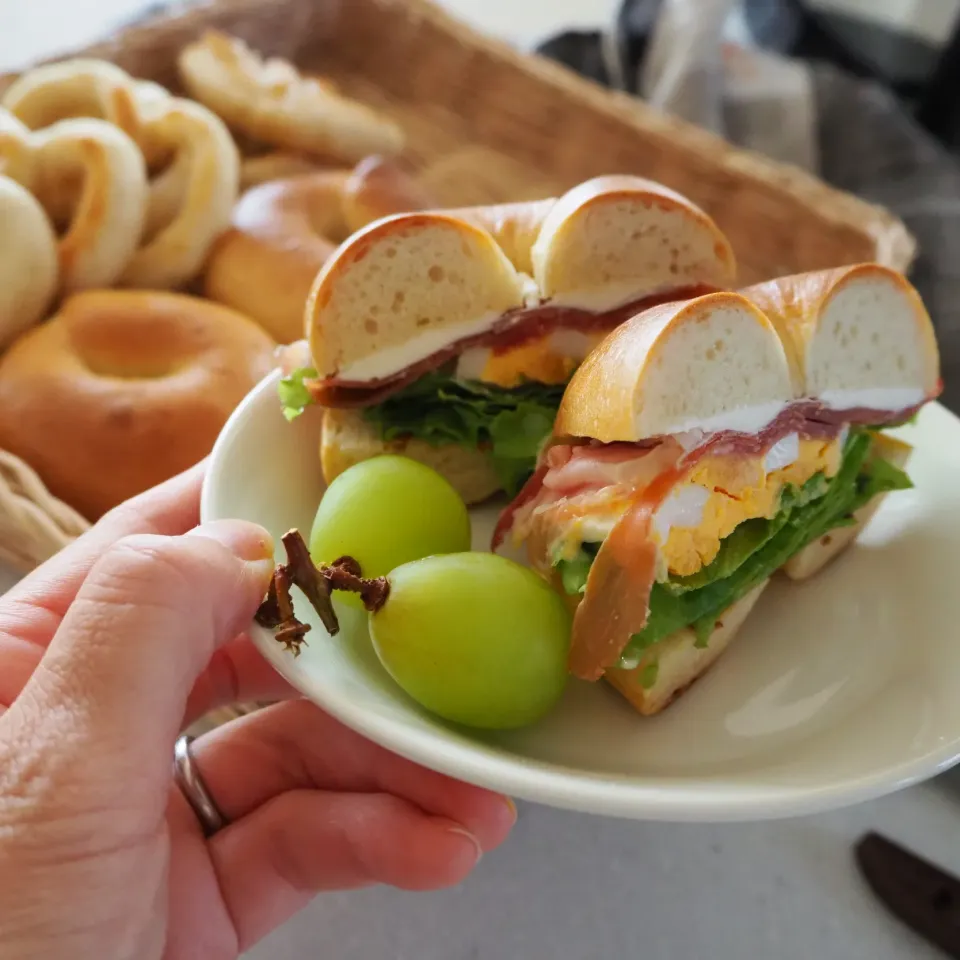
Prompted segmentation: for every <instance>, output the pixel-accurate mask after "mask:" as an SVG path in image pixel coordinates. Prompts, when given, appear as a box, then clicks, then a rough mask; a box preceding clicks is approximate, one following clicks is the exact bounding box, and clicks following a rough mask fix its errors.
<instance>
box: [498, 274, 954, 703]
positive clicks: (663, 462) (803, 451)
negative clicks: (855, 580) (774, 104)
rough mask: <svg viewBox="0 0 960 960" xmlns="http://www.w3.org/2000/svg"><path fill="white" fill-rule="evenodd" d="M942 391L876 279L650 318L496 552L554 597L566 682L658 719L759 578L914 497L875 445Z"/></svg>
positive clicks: (714, 302)
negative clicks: (513, 556)
mask: <svg viewBox="0 0 960 960" xmlns="http://www.w3.org/2000/svg"><path fill="white" fill-rule="evenodd" d="M767 310H769V311H770V315H769V316H768V314H767V312H766V311H767ZM940 389H941V383H940V377H939V357H938V352H937V345H936V340H935V337H934V334H933V327H932V324H931V323H930V319H929V317H928V315H927V313H926V310H925V309H924V308H923V304H922V303H921V301H920V298H919V297H918V296H917V294H916V292H915V291H914V290H913V289H912V287H910V285H909V284H908V283H907V281H906V280H905V279H904V278H903V277H902V276H900V275H899V274H896V273H894V272H893V271H890V270H887V269H885V268H883V267H878V266H875V265H872V264H865V265H858V266H854V267H849V268H845V269H842V270H836V271H828V272H823V273H817V274H810V275H805V276H797V277H788V278H784V279H781V280H778V281H776V282H774V283H769V284H764V285H762V286H760V287H756V288H751V289H749V290H746V291H739V292H733V291H729V292H718V293H713V294H708V295H705V296H701V297H696V298H692V299H690V300H688V301H686V302H682V303H675V304H667V305H661V306H658V307H654V308H652V309H650V310H648V311H645V312H644V313H642V314H640V315H638V316H635V317H633V318H632V319H630V320H629V321H627V322H626V323H625V324H623V325H622V326H620V327H619V328H618V329H617V330H615V331H614V332H613V333H611V334H610V335H609V336H608V337H607V338H606V339H605V340H604V342H603V343H602V344H601V345H600V346H599V347H598V348H597V349H596V350H595V351H594V352H593V353H592V354H591V355H590V356H589V357H588V358H587V359H586V360H585V361H584V363H583V364H582V365H581V366H580V368H579V369H578V370H577V372H576V373H575V374H574V375H573V377H572V379H571V382H570V384H569V386H568V387H567V389H566V391H565V394H564V397H563V400H562V402H561V405H560V409H559V412H558V415H557V420H556V423H555V426H554V430H553V433H552V435H551V437H550V439H549V440H548V441H547V443H546V444H545V445H544V447H543V449H542V451H541V454H540V456H539V458H538V464H537V468H536V471H535V472H534V474H533V476H532V477H531V479H530V480H529V481H528V482H527V483H526V484H525V486H524V488H523V490H522V491H521V492H520V494H519V495H518V496H517V497H516V498H515V499H514V501H513V502H512V503H511V504H510V505H509V507H508V508H507V509H506V510H505V511H504V512H503V514H502V515H501V517H500V522H499V524H498V526H497V530H496V532H495V535H494V541H493V548H494V549H498V548H499V547H500V545H501V544H502V543H503V542H504V541H505V540H510V541H512V543H513V545H514V546H516V547H523V548H524V549H525V550H526V553H527V556H528V558H529V562H530V563H531V565H532V566H533V567H534V569H535V570H537V571H538V572H539V573H540V574H541V575H542V576H544V577H545V578H546V579H548V580H549V581H550V582H552V583H553V584H554V585H555V587H556V588H557V589H558V590H560V591H561V592H563V593H564V594H565V595H566V596H567V597H568V599H569V602H570V604H571V606H572V607H573V608H574V609H575V613H574V622H573V633H572V639H571V647H570V654H569V668H570V672H571V673H572V674H573V675H574V676H577V677H579V678H581V679H584V680H590V681H596V680H599V679H601V678H603V679H606V680H607V681H608V682H609V683H611V684H612V685H613V686H614V687H615V688H616V689H617V690H619V691H620V692H621V693H622V694H623V695H624V696H625V697H626V698H627V700H629V702H630V703H631V704H632V705H633V706H634V707H635V708H636V709H637V710H638V711H639V712H640V713H641V714H645V715H651V714H656V713H658V712H660V711H661V710H663V709H664V707H666V706H667V705H668V704H669V703H671V702H672V701H673V700H674V699H675V698H676V697H677V696H678V695H679V694H680V693H681V692H682V691H683V690H684V689H685V688H686V687H688V686H689V685H690V684H691V683H692V682H693V681H694V680H696V679H697V677H699V676H700V675H701V674H702V673H703V672H704V671H705V670H706V669H707V668H708V667H709V666H710V665H711V664H712V663H713V662H714V661H715V660H716V659H717V657H719V656H720V654H721V653H722V652H723V650H724V649H725V648H726V647H727V646H728V645H729V644H730V642H731V641H732V640H733V638H734V637H735V635H736V633H737V631H738V630H739V628H740V626H741V625H742V624H743V622H744V621H745V619H746V618H747V616H748V615H749V613H750V610H751V608H752V607H753V605H754V604H755V603H756V602H757V600H758V598H759V597H760V596H761V594H762V593H763V590H764V589H765V588H766V586H767V584H768V582H769V580H770V578H771V577H772V576H773V575H774V573H776V572H777V571H779V570H781V569H783V570H784V571H785V572H786V573H787V574H788V575H790V576H793V577H794V578H803V577H805V576H809V575H811V574H812V573H813V572H815V571H816V570H818V569H820V568H822V567H823V566H824V564H825V563H826V562H828V561H829V560H830V559H832V558H833V557H834V556H836V555H837V553H838V552H839V551H840V550H841V549H842V548H843V547H844V546H846V545H847V544H849V543H850V542H851V541H852V539H853V537H855V536H856V533H857V532H858V531H859V529H860V527H862V525H863V523H864V522H865V520H866V519H867V518H868V516H869V515H870V514H871V513H872V512H873V511H874V510H875V509H876V507H877V505H878V503H879V502H880V499H881V498H882V497H883V496H884V495H885V494H886V493H887V492H889V491H891V490H898V489H903V488H905V487H909V486H910V485H911V484H910V480H909V478H908V476H907V475H906V474H905V473H904V471H903V467H904V465H905V463H906V460H907V456H908V454H909V447H908V446H906V445H905V444H903V443H902V442H900V441H898V440H895V439H893V438H892V437H890V436H889V435H888V434H886V433H885V432H884V431H885V429H886V428H887V427H890V426H893V425H899V424H902V423H903V422H905V421H906V420H908V419H909V418H910V417H912V416H913V415H914V414H915V413H916V411H917V410H919V408H920V407H921V406H922V405H923V404H925V403H927V402H928V401H930V400H931V399H933V398H934V397H936V396H937V395H938V393H939V391H940Z"/></svg>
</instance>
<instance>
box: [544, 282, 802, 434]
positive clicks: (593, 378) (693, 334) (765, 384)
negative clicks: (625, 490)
mask: <svg viewBox="0 0 960 960" xmlns="http://www.w3.org/2000/svg"><path fill="white" fill-rule="evenodd" d="M791 399H792V387H791V380H790V369H789V366H788V363H787V357H786V354H785V352H784V348H783V345H782V344H781V342H780V339H779V337H778V336H777V334H776V331H775V330H774V328H773V326H772V325H771V323H770V321H769V320H768V319H767V318H766V317H765V316H764V315H763V314H762V313H761V312H760V311H759V310H758V309H757V308H756V307H755V306H754V305H753V304H752V303H750V301H748V300H747V299H746V298H745V297H744V296H742V295H741V294H738V293H733V292H719V293H711V294H706V295H705V296H701V297H695V298H693V299H691V300H685V301H681V302H679V303H669V304H664V305H662V306H659V307H653V308H651V309H650V310H647V311H645V312H643V313H640V314H637V315H636V316H635V317H633V318H631V319H630V320H628V321H627V322H626V323H624V324H622V325H621V326H619V327H618V328H617V329H616V330H614V331H613V332H612V333H610V334H608V335H607V337H606V338H605V339H604V340H603V341H602V342H601V343H600V345H599V346H598V347H596V348H595V349H594V350H593V352H592V353H591V354H590V355H589V356H588V357H587V358H586V360H585V361H584V362H583V364H581V366H580V367H579V368H578V370H577V371H576V372H575V373H574V375H573V377H572V379H571V381H570V383H569V385H568V386H567V389H566V392H565V393H564V396H563V401H562V402H561V404H560V410H559V412H558V414H557V419H556V422H555V424H554V435H555V436H557V437H590V438H592V439H595V440H599V441H601V442H603V443H612V442H615V441H628V442H636V441H638V440H645V439H648V438H650V437H656V436H662V435H668V434H673V433H678V432H682V431H684V430H689V429H692V428H694V427H696V426H698V425H699V424H702V423H709V422H711V421H719V420H720V419H722V418H723V417H724V416H726V415H728V414H731V413H734V414H735V413H736V412H737V411H738V410H739V409H740V408H743V407H747V408H757V409H758V410H763V409H768V408H769V409H773V408H774V407H780V406H782V405H784V404H787V403H789V402H790V400H791Z"/></svg>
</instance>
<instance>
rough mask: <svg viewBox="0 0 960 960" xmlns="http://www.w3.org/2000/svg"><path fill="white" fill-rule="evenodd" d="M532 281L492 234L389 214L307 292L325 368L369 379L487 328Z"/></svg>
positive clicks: (431, 218)
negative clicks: (508, 257)
mask: <svg viewBox="0 0 960 960" xmlns="http://www.w3.org/2000/svg"><path fill="white" fill-rule="evenodd" d="M526 287H527V284H526V283H525V281H524V278H523V277H522V276H521V275H520V274H519V273H518V272H517V271H516V269H515V268H514V267H513V265H512V264H511V263H510V261H509V260H508V259H507V257H506V255H505V254H504V252H503V250H502V249H501V248H500V247H499V246H498V245H497V243H496V241H495V240H494V239H493V237H492V236H491V235H490V234H489V233H487V232H486V231H485V230H482V229H480V228H478V227H475V226H472V225H471V224H469V223H467V222H466V221H464V220H462V219H459V218H457V217H452V216H448V215H445V214H439V213H418V214H401V215H398V216H394V217H387V218H384V219H382V220H379V221H377V222H376V223H374V224H371V225H370V226H369V227H367V228H366V229H364V230H361V231H360V232H358V233H356V234H354V235H353V236H352V237H351V238H350V239H349V240H347V242H346V243H344V244H342V245H341V246H340V248H339V249H338V250H337V252H336V253H335V254H334V256H333V257H332V258H331V259H330V260H328V261H327V263H326V264H325V265H324V267H323V269H322V270H321V271H320V273H319V275H318V276H317V279H316V281H315V282H314V285H313V289H312V291H311V293H310V298H309V300H308V301H307V311H306V321H307V331H308V337H309V341H310V350H311V353H312V354H313V360H314V364H315V366H316V369H317V371H318V373H319V375H320V376H321V377H333V376H336V377H338V378H340V379H341V380H344V381H357V382H373V381H376V380H378V379H383V378H387V377H390V376H391V375H393V374H396V373H398V372H399V371H401V370H404V369H406V368H408V367H410V366H412V365H414V364H416V363H417V362H418V361H420V360H423V359H424V358H425V357H428V356H430V355H432V354H434V353H436V352H437V351H438V350H440V349H442V348H443V347H445V346H447V345H448V344H450V343H451V342H454V341H456V340H458V339H462V338H464V337H468V336H471V335H473V334H477V333H482V332H484V331H486V330H488V329H489V328H490V327H491V326H492V324H493V323H494V322H495V321H496V320H497V319H498V318H499V317H501V316H502V315H503V314H504V313H507V312H508V311H510V310H515V309H517V308H518V307H520V306H522V305H523V303H524V293H525V289H526Z"/></svg>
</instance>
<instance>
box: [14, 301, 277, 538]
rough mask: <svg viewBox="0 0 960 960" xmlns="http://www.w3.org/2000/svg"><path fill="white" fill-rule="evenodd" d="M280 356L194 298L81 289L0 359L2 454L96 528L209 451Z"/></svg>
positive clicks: (249, 325)
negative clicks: (100, 521)
mask: <svg viewBox="0 0 960 960" xmlns="http://www.w3.org/2000/svg"><path fill="white" fill-rule="evenodd" d="M273 349H274V344H273V342H272V341H271V340H270V338H269V337H268V336H267V335H266V334H265V333H264V332H263V331H262V330H261V329H260V327H258V326H257V325H256V324H255V323H253V321H251V320H249V319H247V318H246V317H244V316H242V315H240V314H238V313H236V312H234V311H232V310H229V309H227V308H226V307H221V306H218V305H216V304H212V303H209V302H207V301H204V300H200V299H197V298H195V297H188V296H185V295H181V294H172V293H146V292H135V291H101V290H96V291H93V290H92V291H88V292H85V293H80V294H76V295H74V296H72V297H69V298H68V299H67V300H66V301H65V302H64V303H63V305H62V307H61V308H60V310H59V312H58V313H57V314H56V315H55V316H54V317H53V318H52V319H51V320H49V321H48V322H47V323H44V324H42V325H41V326H39V327H36V328H34V329H33V330H31V331H29V332H28V333H26V334H25V335H24V336H23V337H21V338H20V339H19V340H18V341H16V342H15V343H14V344H13V346H12V347H11V348H10V349H9V350H8V351H7V352H6V354H4V356H3V357H2V358H0V449H4V450H7V451H9V452H10V453H12V454H14V455H15V456H18V457H20V458H21V459H22V460H25V461H26V462H27V463H29V464H30V465H31V466H32V467H33V468H34V469H35V470H36V471H37V473H38V475H39V476H40V478H41V479H42V480H43V482H44V483H45V484H46V486H47V488H48V489H49V491H50V492H51V493H52V494H53V495H54V496H56V497H58V498H59V499H61V500H63V501H64V502H65V503H67V504H69V505H70V506H72V507H73V508H74V509H76V510H77V511H79V512H80V513H81V514H82V515H83V516H84V517H86V518H87V519H88V520H90V521H95V520H96V519H97V518H98V517H100V516H102V515H103V514H104V513H105V512H106V511H108V510H110V509H111V508H112V507H115V506H117V504H119V503H122V502H123V501H124V500H126V499H128V498H129V497H132V496H134V495H136V494H137V493H140V492H142V491H144V490H147V489H149V488H150V487H152V486H154V485H155V484H157V483H160V482H162V481H163V480H166V479H167V478H169V477H171V476H174V475H175V474H177V473H179V472H180V471H181V470H185V469H187V468H188V467H190V466H191V465H192V464H194V463H197V462H198V461H200V460H202V459H203V458H204V457H205V456H207V455H208V454H209V453H210V450H211V449H212V448H213V444H214V441H215V440H216V438H217V436H218V434H219V432H220V430H221V428H222V427H223V425H224V423H225V422H226V420H227V418H228V417H229V415H230V413H231V412H232V410H233V409H234V407H235V406H236V405H237V404H238V403H239V402H240V400H242V399H243V397H244V396H246V394H247V393H248V392H249V391H250V389H251V388H252V387H253V386H254V385H255V384H256V383H257V382H258V381H259V380H260V379H262V378H263V377H264V376H266V375H267V374H268V373H269V372H270V370H271V368H272V365H273Z"/></svg>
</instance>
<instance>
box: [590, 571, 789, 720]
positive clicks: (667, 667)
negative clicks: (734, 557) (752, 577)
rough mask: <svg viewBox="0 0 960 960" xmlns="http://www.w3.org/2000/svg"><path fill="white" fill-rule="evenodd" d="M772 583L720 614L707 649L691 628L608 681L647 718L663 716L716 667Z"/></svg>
mask: <svg viewBox="0 0 960 960" xmlns="http://www.w3.org/2000/svg"><path fill="white" fill-rule="evenodd" d="M769 582H770V581H769V580H764V581H763V583H761V584H759V585H758V586H756V587H754V588H753V590H751V591H750V592H749V593H748V594H746V596H744V597H741V598H740V599H739V600H738V601H737V602H736V603H733V604H731V605H730V606H729V607H727V609H726V610H725V611H724V612H723V613H721V614H720V617H719V619H718V622H717V626H716V628H715V629H714V631H713V633H711V634H710V640H709V642H708V643H707V645H706V646H699V645H698V643H697V635H696V633H695V632H694V631H693V630H691V629H689V628H688V627H687V628H684V629H683V630H678V631H677V632H676V633H674V634H671V635H670V636H669V637H665V638H664V639H663V640H661V641H660V642H659V643H657V644H655V645H654V646H653V647H651V648H650V649H649V650H648V651H646V652H645V653H644V655H643V657H642V658H641V659H640V662H639V664H638V665H637V666H636V667H634V668H632V669H630V670H623V669H621V668H619V667H614V668H612V669H610V670H607V672H606V673H605V674H604V675H603V678H604V680H606V681H607V683H609V684H610V685H611V686H612V687H614V689H616V690H617V691H618V692H619V693H621V694H622V695H623V696H624V697H626V699H627V700H628V701H629V702H630V704H631V705H632V706H633V707H634V709H636V710H637V711H638V712H639V713H641V714H642V715H643V716H646V717H649V716H653V715H655V714H658V713H661V712H662V711H663V710H664V709H666V708H667V707H668V706H670V704H671V703H673V702H674V701H675V700H676V699H677V698H678V697H680V696H681V695H682V694H683V693H684V692H686V691H687V690H688V689H689V688H690V686H691V685H692V684H693V683H694V681H695V680H698V679H699V678H700V677H702V676H703V674H704V673H706V672H707V670H709V669H710V667H712V666H713V664H714V663H716V661H717V660H718V659H719V658H720V655H721V654H722V653H723V652H724V650H726V649H727V647H729V646H730V644H731V643H732V642H733V640H734V638H735V637H736V636H737V634H738V633H739V632H740V629H741V627H742V626H743V625H744V623H745V622H746V620H747V617H749V616H750V613H751V611H752V610H753V608H754V606H756V603H757V601H758V600H759V599H760V597H761V596H762V595H763V591H764V590H765V589H766V588H767V585H768V584H769ZM654 663H655V664H656V676H655V678H654V680H653V682H652V683H649V684H648V685H646V686H644V676H645V673H646V671H647V669H648V667H650V666H651V665H652V664H654Z"/></svg>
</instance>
